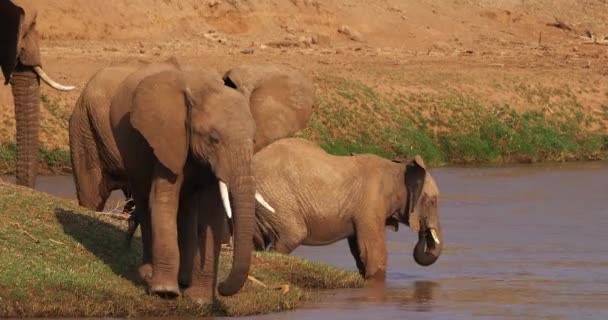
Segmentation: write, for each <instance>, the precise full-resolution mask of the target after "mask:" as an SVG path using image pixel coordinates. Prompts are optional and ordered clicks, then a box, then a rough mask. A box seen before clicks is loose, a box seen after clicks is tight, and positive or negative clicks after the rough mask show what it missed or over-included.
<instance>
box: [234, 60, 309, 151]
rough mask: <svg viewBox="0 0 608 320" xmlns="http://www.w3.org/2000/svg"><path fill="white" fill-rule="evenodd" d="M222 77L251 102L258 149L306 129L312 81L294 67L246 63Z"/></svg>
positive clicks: (256, 147) (256, 148) (256, 149)
mask: <svg viewBox="0 0 608 320" xmlns="http://www.w3.org/2000/svg"><path fill="white" fill-rule="evenodd" d="M222 78H223V80H224V84H226V85H227V86H229V87H232V88H235V89H236V90H238V91H239V92H241V93H242V94H243V95H244V96H245V98H246V99H247V100H248V101H249V104H250V108H251V113H252V115H253V118H254V119H255V123H256V132H255V142H256V144H255V152H257V151H259V150H260V149H262V148H263V147H265V146H267V145H269V144H271V143H272V142H274V141H276V140H278V139H282V138H285V137H287V136H288V135H290V134H293V133H295V132H297V131H298V130H301V129H303V128H304V127H305V126H306V123H307V122H308V119H310V116H311V115H312V108H313V104H314V97H315V92H314V87H313V84H312V81H311V80H310V79H308V78H307V77H306V76H305V75H304V74H302V73H301V72H300V71H298V70H296V69H294V68H291V67H289V66H286V65H276V64H244V65H240V66H237V67H235V68H232V69H230V70H228V71H227V72H226V73H224V76H223V77H222Z"/></svg>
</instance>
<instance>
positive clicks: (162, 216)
mask: <svg viewBox="0 0 608 320" xmlns="http://www.w3.org/2000/svg"><path fill="white" fill-rule="evenodd" d="M153 177H154V178H153V181H152V186H151V189H150V198H149V199H150V201H149V202H150V216H151V220H150V221H151V226H152V228H151V229H152V269H153V270H152V271H153V272H152V281H151V282H150V292H151V293H154V294H158V295H161V296H166V297H176V296H178V295H179V294H180V291H179V286H178V284H177V278H178V273H179V245H178V240H177V211H178V206H179V199H180V191H181V185H182V181H183V176H181V175H178V176H176V175H174V174H173V173H172V172H171V171H170V170H169V169H167V168H166V167H165V166H164V165H162V164H160V163H156V165H155V167H154V175H153Z"/></svg>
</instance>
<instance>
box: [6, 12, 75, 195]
mask: <svg viewBox="0 0 608 320" xmlns="http://www.w3.org/2000/svg"><path fill="white" fill-rule="evenodd" d="M36 17H37V11H36V8H35V7H34V4H33V1H28V0H10V1H0V46H1V47H2V50H1V51H0V67H1V68H2V74H3V75H4V84H8V83H11V85H12V91H13V98H14V100H15V120H16V123H17V184H19V185H25V186H29V187H32V188H33V187H34V184H35V182H36V174H37V158H38V157H37V155H38V127H39V119H38V118H39V112H40V110H39V106H40V101H39V100H40V81H39V79H40V78H41V79H42V80H44V81H45V82H46V83H47V84H48V85H50V86H51V87H53V88H55V89H57V90H62V91H69V90H73V89H75V87H72V86H64V85H61V84H59V83H57V82H55V81H54V80H53V79H51V78H50V77H49V76H48V75H47V74H46V73H45V72H44V70H43V69H42V66H41V65H42V64H41V61H40V44H39V36H38V32H37V31H36Z"/></svg>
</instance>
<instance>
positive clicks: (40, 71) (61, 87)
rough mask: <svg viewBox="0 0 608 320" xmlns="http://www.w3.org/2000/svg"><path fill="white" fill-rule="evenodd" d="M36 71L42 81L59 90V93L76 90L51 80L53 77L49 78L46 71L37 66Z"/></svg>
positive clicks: (73, 87)
mask: <svg viewBox="0 0 608 320" xmlns="http://www.w3.org/2000/svg"><path fill="white" fill-rule="evenodd" d="M34 71H36V74H38V76H39V77H40V78H41V79H42V80H44V82H46V84H48V85H49V86H51V87H53V88H54V89H57V90H59V91H72V90H74V89H76V87H75V86H64V85H62V84H60V83H57V82H56V81H55V80H53V79H51V77H49V75H48V74H46V72H44V70H43V69H42V67H40V66H35V67H34Z"/></svg>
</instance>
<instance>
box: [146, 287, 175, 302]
mask: <svg viewBox="0 0 608 320" xmlns="http://www.w3.org/2000/svg"><path fill="white" fill-rule="evenodd" d="M148 291H149V292H150V294H155V295H157V296H159V297H161V298H165V299H173V298H177V297H179V296H180V294H181V293H180V291H179V287H178V286H177V284H176V285H166V284H151V285H150V288H149V290H148Z"/></svg>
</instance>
